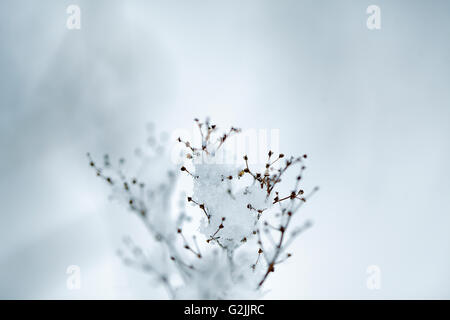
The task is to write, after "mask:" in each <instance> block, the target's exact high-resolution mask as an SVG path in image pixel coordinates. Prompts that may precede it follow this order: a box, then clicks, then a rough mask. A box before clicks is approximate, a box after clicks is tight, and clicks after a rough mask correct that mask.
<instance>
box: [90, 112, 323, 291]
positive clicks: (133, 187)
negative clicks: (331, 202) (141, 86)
mask: <svg viewBox="0 0 450 320" xmlns="http://www.w3.org/2000/svg"><path fill="white" fill-rule="evenodd" d="M195 122H196V125H197V126H198V129H199V131H200V135H201V142H200V144H199V145H194V144H193V143H191V142H189V141H186V140H184V139H182V138H181V137H180V138H178V139H177V140H178V142H179V143H181V144H182V146H183V148H184V150H185V152H184V154H183V159H184V160H183V161H181V162H180V163H177V164H174V162H173V161H171V159H170V158H169V152H168V151H169V150H167V147H166V143H165V141H162V143H158V142H157V141H156V139H155V138H153V137H150V138H149V146H150V148H149V151H148V152H143V151H142V150H141V151H139V152H138V153H137V154H138V156H139V158H140V159H141V167H140V168H139V170H138V171H137V172H136V174H135V175H131V176H128V175H127V174H126V173H125V170H124V167H125V160H123V159H120V160H119V161H118V165H115V166H113V165H112V164H111V162H110V159H109V156H105V158H104V161H103V165H98V164H97V163H96V162H94V160H93V159H92V158H91V156H90V155H89V154H88V157H89V161H90V165H91V166H92V167H93V168H94V169H95V170H96V173H97V175H98V176H99V177H101V178H102V179H103V180H105V181H106V182H107V183H108V184H109V185H110V186H111V187H112V189H113V194H112V195H113V197H114V198H116V199H119V200H120V201H121V202H123V203H125V204H126V206H127V207H128V208H129V210H131V211H132V212H134V213H136V214H137V215H138V216H139V217H140V218H141V220H142V222H143V223H144V225H145V226H146V228H147V230H148V231H149V232H150V234H151V235H152V236H153V238H154V239H155V240H156V242H158V243H159V244H160V246H159V247H160V248H159V251H158V252H159V253H155V252H154V251H153V252H151V251H150V252H147V251H145V252H144V250H142V249H141V248H140V247H139V246H136V245H135V244H134V243H133V241H132V240H131V239H130V238H127V239H126V240H125V241H124V244H125V247H126V250H122V251H120V252H119V254H120V256H121V257H122V259H123V261H124V262H125V263H126V264H127V265H130V266H133V267H136V268H138V269H141V270H143V271H145V272H148V273H149V274H151V275H153V276H154V277H155V279H156V280H157V281H158V282H159V283H160V284H162V285H164V286H165V287H166V289H167V291H168V294H169V296H170V297H171V298H175V299H252V298H258V297H260V296H261V295H262V294H263V286H264V284H265V281H266V279H267V278H268V276H269V275H270V273H272V272H274V271H275V268H276V266H277V265H278V264H280V263H282V262H283V261H285V260H286V259H288V258H289V257H290V256H291V253H289V252H288V251H287V249H288V247H289V245H290V244H291V243H292V241H293V240H294V238H295V237H296V236H297V235H299V234H300V233H301V232H302V231H304V230H305V229H307V228H308V227H310V226H311V223H310V222H309V221H306V222H305V223H303V224H302V225H297V226H292V218H293V217H294V215H295V214H296V213H297V212H298V210H299V209H300V208H301V206H302V205H303V204H304V203H305V202H306V201H307V199H308V198H309V197H310V196H311V195H312V194H313V193H314V192H315V191H316V190H317V187H316V188H314V189H313V190H312V191H311V192H310V193H309V194H306V193H305V192H304V190H303V189H302V188H301V185H302V183H301V179H302V174H303V172H304V170H305V165H304V161H305V159H306V158H307V156H306V155H303V156H300V157H287V156H285V155H284V154H274V153H273V152H272V151H269V152H268V154H267V161H266V163H265V164H264V165H263V166H262V167H260V168H254V167H252V166H251V165H249V159H248V156H247V155H241V156H240V158H239V159H241V160H239V161H237V163H235V164H229V163H223V161H218V160H221V159H224V157H225V154H226V153H227V152H229V151H227V150H226V146H225V145H226V143H227V141H228V140H230V137H231V136H233V135H237V134H239V133H240V131H241V130H240V129H238V128H234V127H232V128H231V129H230V130H229V131H227V132H225V133H223V134H219V133H218V128H217V126H216V125H213V124H211V123H210V122H209V120H206V121H205V122H200V121H199V120H198V119H195ZM294 167H296V168H297V170H298V171H297V172H298V174H297V175H296V178H295V182H294V187H293V188H292V189H288V190H290V191H288V192H287V193H286V194H284V193H282V192H283V191H284V189H286V186H284V188H283V185H284V178H285V176H286V172H287V171H288V170H289V169H291V168H294ZM162 172H164V175H161V173H162ZM180 174H184V175H186V177H189V178H190V179H191V180H192V190H190V192H188V196H187V197H185V198H184V201H186V202H187V203H188V204H190V205H191V206H192V207H195V210H193V211H194V213H193V214H195V213H198V215H200V217H201V218H200V219H192V217H191V214H188V213H187V212H186V210H185V206H184V202H183V203H182V204H181V206H180V208H179V210H177V209H176V208H175V206H174V205H173V198H174V193H175V190H176V188H177V181H179V178H180ZM282 178H283V180H282ZM194 220H198V225H197V228H196V230H197V232H196V234H192V235H188V233H187V232H186V231H185V230H186V229H185V228H184V226H185V225H186V224H192V223H194V222H193V221H194ZM188 229H189V228H188Z"/></svg>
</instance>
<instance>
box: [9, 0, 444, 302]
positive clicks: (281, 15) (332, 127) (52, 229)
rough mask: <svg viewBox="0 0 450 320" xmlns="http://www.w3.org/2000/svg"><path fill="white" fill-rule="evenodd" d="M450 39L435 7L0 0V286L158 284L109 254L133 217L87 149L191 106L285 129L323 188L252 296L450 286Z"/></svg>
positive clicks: (435, 291) (144, 290)
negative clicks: (70, 275) (77, 279)
mask: <svg viewBox="0 0 450 320" xmlns="http://www.w3.org/2000/svg"><path fill="white" fill-rule="evenodd" d="M70 4H77V5H79V6H80V8H81V29H80V30H68V29H67V28H66V19H67V17H68V15H67V13H66V8H67V6H68V5H70ZM371 4H376V5H378V6H379V7H380V8H381V29H380V30H368V29H367V27H366V20H367V18H368V15H367V14H366V8H367V7H368V6H369V5H371ZM449 39H450V2H448V1H437V0H436V1H432V2H430V1H424V0H423V1H406V0H402V1H400V0H389V1H382V0H376V1H375V2H372V1H347V0H341V1H332V0H328V1H326V0H322V1H313V0H310V1H300V0H283V1H275V0H247V1H238V0H233V1H217V0H215V1H206V0H202V1H200V0H189V1H181V0H177V1H176V0H164V1H162V0H158V1H143V0H142V1H137V0H136V1H133V0H127V1H118V0H117V1H112V0H111V1H106V0H96V1H81V0H70V1H65V0H64V1H56V0H54V1H50V0H47V1H45V0H43V1H32V0H29V1H24V0H19V1H17V0H14V1H13V0H6V1H2V2H1V3H0V40H1V41H0V46H1V50H0V70H1V71H0V99H1V102H0V130H1V131H0V143H1V144H0V148H1V149H0V150H1V151H0V155H1V156H0V170H1V174H2V178H1V180H0V200H1V202H0V243H1V245H0V298H12V299H17V298H31V299H47V298H60V299H78V298H95V299H101V298H158V297H164V295H162V296H161V294H162V293H163V292H162V291H160V290H158V289H155V288H154V286H153V285H152V284H151V283H149V281H148V279H147V278H146V277H145V275H141V274H139V273H137V272H135V271H133V270H130V269H128V268H127V267H125V266H123V265H122V264H121V263H120V260H119V259H118V258H117V257H116V255H115V251H116V248H117V247H118V246H119V243H120V238H121V236H122V235H124V234H129V233H130V232H137V231H136V230H138V229H139V227H140V226H139V224H138V221H136V220H135V219H134V217H132V216H131V215H130V214H129V213H128V212H126V210H123V209H122V208H121V207H120V206H117V205H116V204H114V203H110V202H109V201H108V200H107V195H108V188H107V187H106V186H104V185H103V184H102V183H101V182H100V181H99V180H98V179H96V177H95V174H94V173H93V172H92V170H91V168H89V166H88V163H87V160H86V157H85V154H86V152H87V151H91V152H92V153H93V154H97V155H100V156H101V155H102V154H103V153H104V152H108V153H110V154H112V155H114V156H117V157H120V156H127V155H129V154H131V153H132V151H133V149H134V147H135V146H137V145H139V144H140V143H141V142H142V141H143V139H144V133H145V130H144V128H145V124H146V123H147V122H148V121H153V122H154V123H155V124H156V125H157V127H158V128H159V129H163V130H167V131H168V132H171V131H172V130H177V129H180V128H186V129H189V128H190V127H191V121H192V119H193V118H194V117H200V118H203V117H205V116H211V118H212V119H214V120H216V121H218V122H219V124H221V125H223V126H229V125H235V126H240V127H243V128H255V129H272V128H274V129H280V142H281V149H282V150H283V152H285V153H286V154H302V153H308V155H309V156H310V157H309V172H307V175H306V181H307V182H308V183H310V184H311V185H315V184H318V185H320V186H321V191H320V192H319V193H318V194H317V196H316V197H315V198H314V199H313V200H312V201H311V202H310V203H308V205H307V206H306V207H305V210H304V212H303V214H304V216H305V217H310V218H311V219H313V221H314V227H313V228H312V229H311V230H309V231H308V232H307V233H305V234H304V235H302V236H301V237H300V238H299V239H298V240H297V242H296V244H295V249H294V250H293V251H294V256H293V257H292V260H291V261H289V262H287V263H286V264H285V265H283V266H281V267H280V268H279V272H276V273H274V274H273V276H272V277H271V278H270V280H269V281H268V283H267V287H268V288H271V290H270V291H269V292H268V294H267V295H266V298H272V299H303V298H306V299H310V298H343V299H347V298H358V299H372V298H373V299H379V298H387V299H391V298H396V299H399V298H400V299H403V298H426V299H428V298H447V299H448V298H450V233H449V227H450V216H449V215H450V204H449V201H448V197H449V193H450V182H449V180H450V169H449V163H450V150H449V148H450V147H449V145H450V144H449V137H450V125H449V121H450V90H449V83H450V42H449ZM73 264H75V265H79V266H80V267H81V275H82V288H81V289H80V290H72V291H71V290H67V288H66V279H67V275H66V268H67V267H68V266H69V265H73ZM369 265H377V266H379V267H380V270H381V288H380V289H379V290H369V289H368V288H367V286H366V280H367V277H368V275H367V273H366V268H367V267H368V266H369Z"/></svg>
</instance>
